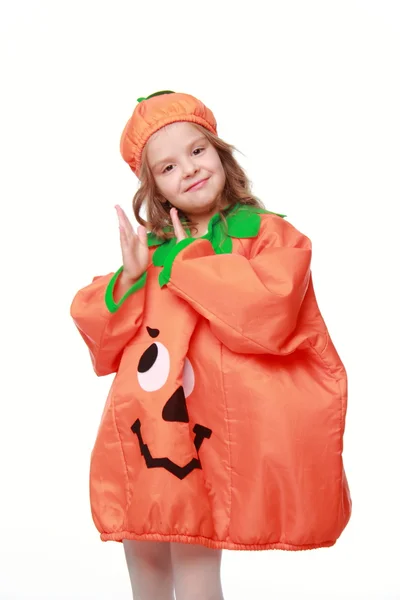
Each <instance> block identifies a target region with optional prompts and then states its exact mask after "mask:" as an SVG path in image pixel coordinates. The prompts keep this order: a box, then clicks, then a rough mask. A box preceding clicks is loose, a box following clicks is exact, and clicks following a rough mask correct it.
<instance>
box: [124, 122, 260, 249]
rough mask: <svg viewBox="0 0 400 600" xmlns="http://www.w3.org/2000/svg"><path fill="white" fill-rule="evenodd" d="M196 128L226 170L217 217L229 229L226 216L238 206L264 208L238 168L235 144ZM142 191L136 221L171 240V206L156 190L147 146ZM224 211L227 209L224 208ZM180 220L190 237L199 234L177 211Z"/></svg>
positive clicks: (136, 204)
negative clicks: (238, 204) (142, 211)
mask: <svg viewBox="0 0 400 600" xmlns="http://www.w3.org/2000/svg"><path fill="white" fill-rule="evenodd" d="M193 125H194V126H195V127H196V128H197V129H199V131H201V133H202V134H204V135H205V137H206V138H207V139H208V141H209V142H210V143H211V144H212V145H213V146H214V148H215V149H216V151H217V152H218V155H219V158H220V160H221V163H222V166H223V169H224V171H225V186H224V189H223V190H222V192H221V195H220V197H219V199H218V204H217V207H218V209H219V210H218V213H219V215H220V218H221V220H222V221H223V223H224V226H225V227H226V219H225V216H226V215H227V214H228V212H229V211H230V210H231V208H232V207H233V206H234V205H236V204H237V203H240V204H245V205H250V206H258V207H260V208H265V207H264V205H263V203H262V202H261V200H259V199H258V198H257V197H256V196H254V195H253V194H252V193H251V182H250V181H249V179H248V177H247V175H246V173H245V171H244V170H243V169H242V167H241V166H240V165H239V163H238V162H237V160H236V159H235V157H234V156H233V152H234V151H235V150H237V149H236V148H235V146H233V145H232V144H228V143H227V142H224V141H223V140H222V139H221V138H219V137H218V136H216V135H214V134H213V133H212V132H211V131H208V129H205V128H204V127H202V126H201V125H197V124H196V123H193ZM139 179H140V187H139V189H138V191H137V192H136V194H135V195H134V197H133V202H132V205H133V213H134V215H135V218H136V221H137V222H138V223H140V225H143V226H144V227H146V229H147V230H148V231H151V233H153V234H154V235H156V236H157V237H158V238H160V239H163V240H169V239H171V238H173V237H175V233H174V229H173V226H172V222H171V217H170V214H169V210H170V209H171V206H172V205H171V204H170V203H169V202H168V201H167V200H166V198H164V196H162V194H161V193H160V191H159V190H158V188H157V185H156V182H155V180H154V176H153V173H152V172H151V169H150V166H149V163H148V158H147V152H146V146H145V147H144V149H143V153H142V164H141V169H140V177H139ZM143 205H144V206H145V209H146V219H143V218H142V216H141V215H140V211H141V209H142V207H143ZM222 207H224V208H222ZM178 215H179V218H180V220H181V222H182V225H183V227H185V228H188V229H189V230H190V232H191V233H193V232H196V233H197V231H198V229H197V227H196V225H197V223H196V222H195V221H192V220H191V219H190V218H189V217H188V215H186V214H185V213H184V212H183V211H181V210H178Z"/></svg>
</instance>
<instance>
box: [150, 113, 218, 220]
mask: <svg viewBox="0 0 400 600" xmlns="http://www.w3.org/2000/svg"><path fill="white" fill-rule="evenodd" d="M147 160H148V164H149V166H150V169H151V171H152V173H153V176H154V179H155V182H156V185H157V188H158V189H159V191H160V192H161V194H162V195H163V196H164V198H165V199H166V200H169V202H170V203H171V204H172V206H175V207H176V208H178V209H180V210H182V211H183V212H184V213H185V214H186V215H189V216H190V215H194V216H196V215H202V214H207V213H210V212H212V211H214V210H215V209H216V206H217V202H218V198H219V196H220V194H221V192H222V190H223V189H224V185H225V171H224V169H223V167H222V163H221V160H220V158H219V155H218V152H217V151H216V149H215V148H214V146H213V145H212V144H211V143H210V142H209V141H208V140H207V138H206V137H205V136H204V135H203V134H202V133H201V131H199V129H197V128H196V127H195V126H194V125H193V124H192V123H188V122H186V121H184V122H178V123H171V124H170V125H167V126H166V127H164V128H163V129H160V130H159V131H156V133H154V134H153V135H152V136H151V138H150V139H149V141H148V142H147ZM200 181H203V183H202V184H201V185H199V186H196V187H194V188H192V189H190V188H191V186H193V184H197V183H199V182H200Z"/></svg>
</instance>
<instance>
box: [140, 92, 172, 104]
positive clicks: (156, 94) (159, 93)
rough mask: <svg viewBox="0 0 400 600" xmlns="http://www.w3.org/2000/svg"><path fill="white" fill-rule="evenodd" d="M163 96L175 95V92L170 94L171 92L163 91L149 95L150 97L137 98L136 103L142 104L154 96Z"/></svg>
mask: <svg viewBox="0 0 400 600" xmlns="http://www.w3.org/2000/svg"><path fill="white" fill-rule="evenodd" d="M163 94H175V92H172V91H171V90H163V91H161V92H155V93H154V94H150V96H147V98H138V99H137V101H138V102H143V100H148V99H149V98H154V96H162V95H163Z"/></svg>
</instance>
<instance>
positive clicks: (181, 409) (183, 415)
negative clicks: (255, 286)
mask: <svg viewBox="0 0 400 600" xmlns="http://www.w3.org/2000/svg"><path fill="white" fill-rule="evenodd" d="M162 418H163V419H164V421H178V422H179V423H189V415H188V411H187V406H186V398H185V392H184V391H183V387H182V386H180V387H178V389H177V390H175V392H174V393H173V394H172V396H171V397H170V399H169V400H168V402H167V403H166V404H165V406H164V408H163V411H162Z"/></svg>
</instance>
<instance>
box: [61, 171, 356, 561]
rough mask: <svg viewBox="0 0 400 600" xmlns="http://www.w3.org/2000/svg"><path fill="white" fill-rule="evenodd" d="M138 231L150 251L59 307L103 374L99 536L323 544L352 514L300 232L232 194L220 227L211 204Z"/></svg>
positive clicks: (336, 377) (339, 410)
mask: <svg viewBox="0 0 400 600" xmlns="http://www.w3.org/2000/svg"><path fill="white" fill-rule="evenodd" d="M135 168H136V165H135ZM148 244H149V247H150V250H151V264H150V265H149V267H148V269H147V271H146V272H145V273H144V274H143V275H142V277H141V278H140V279H139V280H138V281H137V282H136V283H135V284H134V285H133V286H132V287H131V289H130V290H128V292H127V293H126V294H125V295H124V297H123V298H121V300H120V301H119V302H116V301H115V299H114V296H113V290H114V286H115V283H116V281H117V279H118V277H119V276H120V274H121V272H122V269H123V267H121V268H120V269H118V270H117V271H116V272H115V273H110V274H108V275H104V276H100V277H95V278H94V279H93V281H92V283H90V284H89V285H88V286H86V287H84V288H83V289H81V290H80V291H78V292H77V294H76V295H75V297H74V299H73V302H72V306H71V315H72V318H73V320H74V322H75V324H76V326H77V327H78V330H79V332H80V334H81V336H82V338H83V339H84V341H85V343H86V344H87V346H88V348H89V351H90V356H91V360H92V364H93V368H94V371H95V373H96V374H97V375H99V376H102V375H108V374H111V373H116V375H115V377H114V379H113V382H112V385H111V389H110V392H109V394H108V398H107V401H106V405H105V408H104V411H103V415H102V418H101V422H100V425H99V429H98V434H97V438H96V441H95V445H94V448H93V451H92V456H91V466H90V501H91V509H92V515H93V519H94V523H95V525H96V527H97V529H98V530H99V532H100V534H101V539H102V540H104V541H106V540H115V541H119V542H121V541H122V540H123V539H138V540H156V541H176V542H185V543H195V544H203V545H205V546H209V547H212V548H228V549H231V550H264V549H272V548H278V549H283V550H306V549H312V548H319V547H324V546H332V545H333V544H335V542H336V540H337V539H338V537H339V536H340V534H341V533H342V531H343V529H344V528H345V527H346V524H347V523H348V520H349V518H350V514H351V498H350V492H349V487H348V483H347V479H346V474H345V471H344V467H343V461H342V450H343V434H344V428H345V417H346V410H347V377H346V371H345V368H344V366H343V364H342V362H341V360H340V358H339V356H338V354H337V352H336V350H335V347H334V345H333V343H332V341H331V338H330V336H329V333H328V331H327V328H326V325H325V322H324V320H323V317H322V316H321V313H320V310H319V308H318V305H317V301H316V298H315V294H314V288H313V283H312V275H311V270H310V264H311V242H310V240H309V239H308V238H307V237H306V236H305V235H303V234H302V233H300V232H299V231H298V230H297V229H296V228H295V227H294V226H293V225H291V224H290V223H289V222H287V221H286V220H285V219H284V218H283V215H277V214H275V213H270V212H269V211H266V210H263V209H259V208H256V207H251V206H244V205H241V204H237V205H235V206H234V207H232V208H231V210H230V212H229V213H228V215H227V231H225V230H224V227H223V222H222V220H221V219H220V217H219V215H215V216H214V217H212V219H211V220H210V222H209V226H208V232H207V233H206V234H205V235H204V236H203V237H202V238H192V237H188V238H186V239H184V240H182V241H180V242H178V243H177V242H176V239H173V240H168V241H164V240H162V239H158V238H156V237H155V236H154V235H153V234H151V233H150V234H148Z"/></svg>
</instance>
